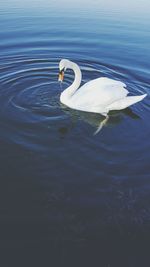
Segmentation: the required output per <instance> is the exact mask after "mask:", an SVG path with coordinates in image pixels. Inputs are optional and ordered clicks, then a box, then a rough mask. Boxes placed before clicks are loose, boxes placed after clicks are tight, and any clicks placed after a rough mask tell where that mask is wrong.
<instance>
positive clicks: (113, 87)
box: [72, 78, 129, 112]
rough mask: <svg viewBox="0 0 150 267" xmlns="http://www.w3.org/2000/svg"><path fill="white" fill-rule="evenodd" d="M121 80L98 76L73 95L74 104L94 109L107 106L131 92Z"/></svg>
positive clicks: (82, 107)
mask: <svg viewBox="0 0 150 267" xmlns="http://www.w3.org/2000/svg"><path fill="white" fill-rule="evenodd" d="M125 86H126V85H125V84H124V83H122V82H120V81H115V80H113V79H109V78H98V79H95V80H92V81H90V82H88V83H86V84H84V85H83V86H82V87H80V88H79V89H78V90H77V91H76V92H75V94H74V95H73V96H72V104H73V105H74V106H75V107H76V108H78V109H80V110H86V109H88V111H90V110H91V111H93V112H94V108H95V110H96V108H98V107H107V106H108V105H110V104H111V103H113V102H114V101H117V100H119V99H122V98H124V97H126V96H127V94H128V93H129V92H128V90H126V89H125V88H124V87H125Z"/></svg>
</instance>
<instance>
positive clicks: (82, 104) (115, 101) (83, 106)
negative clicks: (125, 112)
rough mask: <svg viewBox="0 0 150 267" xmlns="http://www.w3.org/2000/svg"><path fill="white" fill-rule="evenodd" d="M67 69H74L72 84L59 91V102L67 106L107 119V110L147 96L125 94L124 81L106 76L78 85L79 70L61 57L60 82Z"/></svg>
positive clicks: (72, 63)
mask: <svg viewBox="0 0 150 267" xmlns="http://www.w3.org/2000/svg"><path fill="white" fill-rule="evenodd" d="M67 69H72V70H73V71H74V73H75V79H74V82H73V83H72V85H71V86H69V87H68V88H67V89H65V90H64V91H63V92H62V93H61V95H60V102H61V103H63V104H65V105H66V106H68V107H69V108H72V109H76V110H80V111H85V112H94V113H100V114H102V115H104V116H105V117H106V119H108V112H109V111H111V110H121V109H125V108H127V107H129V106H131V105H133V104H135V103H137V102H139V101H141V100H142V99H144V97H146V96H147V94H143V95H138V96H127V95H128V93H129V91H128V90H127V89H126V88H125V87H126V84H125V83H123V82H120V81H116V80H113V79H110V78H107V77H100V78H97V79H94V80H91V81H89V82H87V83H85V84H84V85H83V86H81V87H80V84H81V80H82V74H81V70H80V68H79V66H78V65H77V64H76V63H74V62H72V61H70V60H68V59H62V60H61V61H60V63H59V77H58V80H59V81H60V82H62V81H63V79H64V72H65V71H66V70H67ZM79 87H80V88H79ZM103 124H104V122H103ZM103 124H102V125H103ZM102 125H101V126H100V127H102Z"/></svg>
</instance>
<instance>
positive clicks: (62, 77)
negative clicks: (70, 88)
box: [58, 70, 64, 82]
mask: <svg viewBox="0 0 150 267" xmlns="http://www.w3.org/2000/svg"><path fill="white" fill-rule="evenodd" d="M63 80H64V71H63V70H62V71H60V72H59V76H58V81H59V82H63Z"/></svg>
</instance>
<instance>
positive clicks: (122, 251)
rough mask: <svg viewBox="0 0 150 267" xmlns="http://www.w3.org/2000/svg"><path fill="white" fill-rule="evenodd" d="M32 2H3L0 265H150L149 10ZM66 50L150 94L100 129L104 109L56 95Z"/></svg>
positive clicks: (86, 74) (85, 68)
mask: <svg viewBox="0 0 150 267" xmlns="http://www.w3.org/2000/svg"><path fill="white" fill-rule="evenodd" d="M31 2H32V4H31V5H30V2H29V3H28V5H27V4H26V5H25V6H24V4H23V3H22V5H21V4H19V5H18V4H17V2H10V1H9V2H8V3H7V1H6V2H4V1H2V2H1V6H0V25H1V30H0V129H1V130H0V148H1V153H0V229H1V230H0V248H1V252H2V256H3V257H1V259H0V261H1V262H2V263H1V266H66V265H67V264H69V265H68V266H87V265H88V264H89V266H102V267H112V266H113V267H114V266H115V267H116V266H117V267H120V266H121V267H124V266H126V267H127V266H132V267H134V266H136V267H137V266H143V267H145V266H149V264H148V259H147V258H146V257H145V252H148V246H149V245H148V244H149V240H150V239H149V237H150V236H149V233H150V227H149V226H150V123H149V116H150V102H149V94H150V93H149V92H150V71H149V70H150V32H149V29H150V20H149V16H148V13H145V14H141V13H138V14H136V12H133V13H132V12H130V13H129V14H128V13H126V12H123V11H121V12H120V11H119V10H112V11H110V10H109V11H107V9H102V10H101V8H100V7H99V8H98V7H97V5H96V4H95V6H92V8H91V9H90V8H89V7H84V6H83V7H80V5H79V4H78V6H75V5H74V6H73V7H71V6H70V5H69V6H67V5H63V4H61V3H57V4H56V3H55V2H53V1H52V2H51V3H49V4H45V5H44V4H42V3H40V4H39V5H38V4H37V5H36V2H34V1H31ZM43 3H44V2H43ZM62 58H68V59H70V60H72V61H74V62H76V63H78V64H79V66H80V67H81V71H82V74H83V81H82V83H85V82H87V81H89V80H92V79H95V78H98V77H104V76H107V77H110V78H113V79H116V80H120V81H123V82H124V83H126V85H127V88H128V90H129V91H130V92H131V95H140V94H144V93H147V94H148V96H147V97H146V98H145V99H144V100H143V101H142V102H139V103H137V104H135V105H133V106H132V107H131V108H130V109H126V110H124V111H119V112H112V113H111V114H110V118H109V120H108V122H107V124H106V125H105V126H104V127H103V129H102V130H101V132H100V133H98V134H97V135H93V134H94V132H95V130H96V129H97V127H98V125H99V123H100V121H101V120H102V116H100V115H95V114H90V113H89V114H88V113H84V112H77V111H74V110H71V109H69V108H67V107H65V106H63V105H62V104H60V101H59V96H60V93H61V92H62V90H64V89H65V88H66V87H67V86H69V85H70V84H71V83H72V81H73V78H74V77H73V72H71V71H69V70H68V71H67V72H66V74H65V80H64V83H63V84H62V87H61V86H60V84H59V83H58V81H57V80H58V71H59V70H58V64H59V61H60V59H62ZM27 254H28V257H27ZM147 254H148V253H147ZM147 257H148V256H147ZM17 264H18V265H17ZM147 264H148V265H147Z"/></svg>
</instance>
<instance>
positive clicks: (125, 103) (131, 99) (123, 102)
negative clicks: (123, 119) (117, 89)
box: [108, 94, 147, 110]
mask: <svg viewBox="0 0 150 267" xmlns="http://www.w3.org/2000/svg"><path fill="white" fill-rule="evenodd" d="M146 96H147V94H144V95H139V96H127V97H125V98H123V99H120V100H118V101H115V102H113V103H112V104H111V105H109V107H108V108H109V110H120V109H124V108H127V107H129V106H131V105H133V104H135V103H137V102H139V101H141V100H143V99H144V98H145V97H146Z"/></svg>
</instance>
